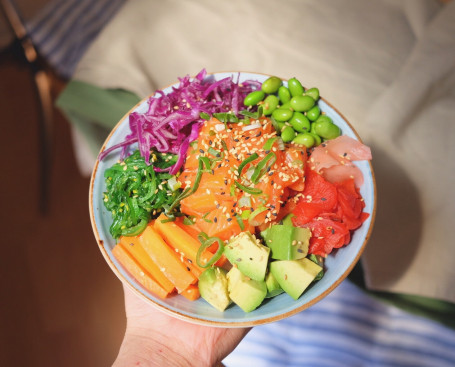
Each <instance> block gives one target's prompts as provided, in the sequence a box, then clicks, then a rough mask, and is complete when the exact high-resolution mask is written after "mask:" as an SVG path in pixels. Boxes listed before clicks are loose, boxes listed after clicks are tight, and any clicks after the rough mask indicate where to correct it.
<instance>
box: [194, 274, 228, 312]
mask: <svg viewBox="0 0 455 367" xmlns="http://www.w3.org/2000/svg"><path fill="white" fill-rule="evenodd" d="M198 286H199V293H201V297H202V298H204V299H205V300H206V301H207V302H208V303H210V304H211V305H212V306H213V307H215V308H216V309H217V310H219V311H224V310H225V309H226V307H227V306H229V304H230V303H231V300H230V298H229V293H228V280H227V277H226V270H224V269H222V268H219V267H217V266H215V267H213V268H209V269H206V270H204V272H203V273H202V274H201V275H200V277H199V282H198Z"/></svg>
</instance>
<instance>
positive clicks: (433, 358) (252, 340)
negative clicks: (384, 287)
mask: <svg viewBox="0 0 455 367" xmlns="http://www.w3.org/2000/svg"><path fill="white" fill-rule="evenodd" d="M224 363H225V365H226V366H227V367H251V366H254V367H272V366H273V367H277V366H283V367H287V366H299V367H300V366H303V367H306V366H308V367H310V366H311V367H314V366H317V367H319V366H321V367H325V366H327V367H338V366H340V367H341V366H343V367H344V366H359V367H360V366H387V367H388V366H390V367H395V366H396V367H433V366H434V367H446V366H447V367H449V366H452V367H453V366H455V331H454V330H452V329H449V328H446V327H444V326H443V325H441V324H438V323H436V322H433V321H431V320H428V319H425V318H421V317H418V316H414V315H411V314H408V313H406V312H405V311H402V310H400V309H397V308H395V307H393V306H390V305H387V304H384V303H382V302H380V301H377V300H375V299H373V298H371V297H370V296H368V295H367V294H365V293H364V292H363V291H362V290H360V289H358V288H357V287H356V286H355V285H353V284H352V283H351V282H349V281H347V280H346V281H344V282H343V283H342V284H341V285H340V286H339V287H338V288H337V289H335V290H334V291H333V292H332V293H331V294H330V295H329V296H328V297H326V298H325V299H323V300H322V301H320V302H319V303H317V304H316V305H314V306H313V307H311V308H309V309H307V310H305V311H303V312H301V313H299V314H297V315H295V316H293V317H291V318H288V319H285V320H282V321H279V322H276V323H272V324H268V325H263V326H258V327H256V328H254V329H253V330H252V331H251V332H250V333H249V334H248V335H247V336H246V338H245V339H244V340H243V341H242V342H241V343H240V345H239V346H238V347H237V348H236V350H235V351H234V352H233V353H231V355H229V356H228V357H227V358H226V359H225V361H224Z"/></svg>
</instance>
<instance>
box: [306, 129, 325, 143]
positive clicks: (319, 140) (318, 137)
mask: <svg viewBox="0 0 455 367" xmlns="http://www.w3.org/2000/svg"><path fill="white" fill-rule="evenodd" d="M307 134H310V135H311V136H312V137H313V138H314V145H315V146H318V145H319V144H321V143H322V139H321V137H320V136H319V135H317V134H315V133H312V132H309V133H307Z"/></svg>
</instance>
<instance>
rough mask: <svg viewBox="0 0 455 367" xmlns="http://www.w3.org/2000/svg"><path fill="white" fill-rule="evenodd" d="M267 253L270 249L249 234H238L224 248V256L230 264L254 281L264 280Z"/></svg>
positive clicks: (267, 258)
mask: <svg viewBox="0 0 455 367" xmlns="http://www.w3.org/2000/svg"><path fill="white" fill-rule="evenodd" d="M269 253H270V249H269V248H268V247H267V246H263V245H261V244H260V243H259V241H258V240H256V238H255V237H254V236H253V235H252V234H251V233H249V232H242V233H240V234H239V235H238V236H236V237H234V238H233V239H231V240H230V241H229V243H228V244H227V245H226V246H225V247H224V255H225V256H226V257H227V258H228V260H229V261H230V263H231V264H232V265H234V266H237V267H238V269H239V270H240V271H241V272H242V273H243V274H244V275H246V276H247V277H249V278H251V279H254V280H264V278H265V272H266V270H267V263H268V260H269Z"/></svg>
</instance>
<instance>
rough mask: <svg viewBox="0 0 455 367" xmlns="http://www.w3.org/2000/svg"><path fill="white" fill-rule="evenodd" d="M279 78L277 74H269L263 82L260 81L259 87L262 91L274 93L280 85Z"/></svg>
mask: <svg viewBox="0 0 455 367" xmlns="http://www.w3.org/2000/svg"><path fill="white" fill-rule="evenodd" d="M281 83H282V81H281V79H280V78H278V77H277V76H271V77H270V78H268V79H267V80H266V81H265V82H264V83H262V86H261V89H262V91H263V92H264V93H267V94H274V93H276V92H278V88H280V86H281Z"/></svg>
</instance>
